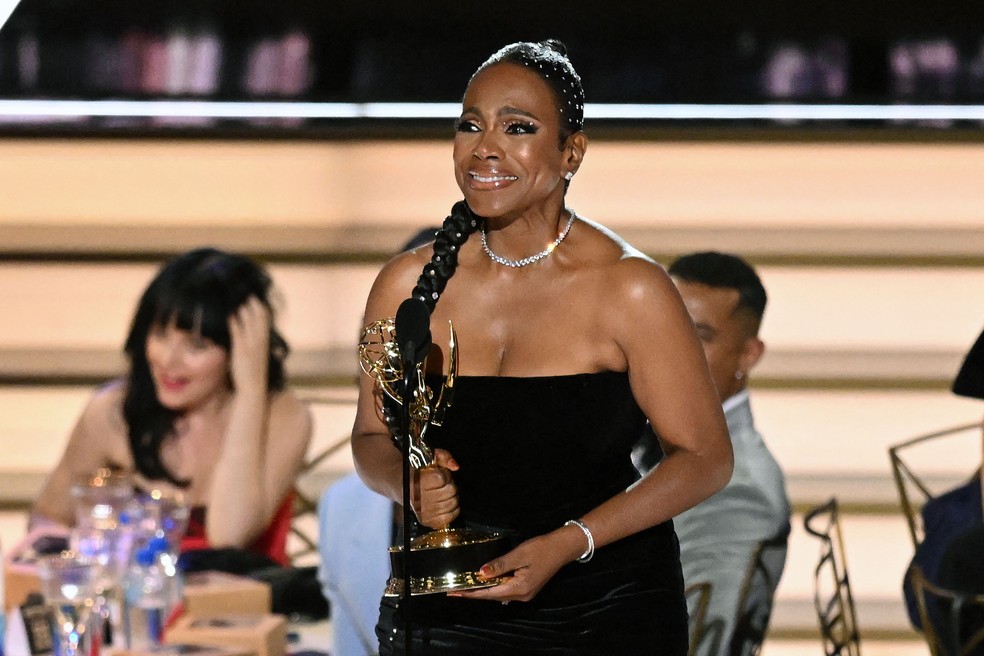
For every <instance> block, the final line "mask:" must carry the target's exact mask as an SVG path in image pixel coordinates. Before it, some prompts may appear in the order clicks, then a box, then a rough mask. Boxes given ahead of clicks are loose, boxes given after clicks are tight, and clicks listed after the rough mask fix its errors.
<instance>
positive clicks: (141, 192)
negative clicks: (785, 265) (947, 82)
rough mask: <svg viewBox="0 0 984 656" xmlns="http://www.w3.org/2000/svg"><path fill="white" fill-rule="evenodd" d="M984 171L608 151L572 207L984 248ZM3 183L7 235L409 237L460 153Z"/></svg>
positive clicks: (849, 157) (21, 145)
mask: <svg viewBox="0 0 984 656" xmlns="http://www.w3.org/2000/svg"><path fill="white" fill-rule="evenodd" d="M982 165H984V144H981V143H931V142H927V143H918V142H912V143H877V142H864V143H850V142H841V143H817V142H786V143H782V142H775V143H768V142H763V141H758V142H745V143H743V142H740V141H728V142H713V141H709V142H685V141H680V142H674V141H668V140H661V141H649V142H640V141H633V142H619V141H598V142H596V143H592V144H591V145H590V147H589V150H588V155H587V157H586V159H585V162H584V165H583V166H582V167H581V169H580V170H579V171H578V175H577V177H576V179H575V181H574V184H573V185H572V187H571V191H570V202H571V204H572V205H573V206H574V207H575V208H577V209H578V210H579V211H580V212H581V213H582V214H583V215H585V216H589V217H593V218H595V219H597V220H599V221H602V222H603V223H606V224H610V225H611V226H612V227H616V226H619V227H630V226H645V227H649V226H652V225H664V226H674V227H683V226H691V225H695V224H696V225H701V226H705V227H708V228H710V227H721V226H732V227H733V228H737V227H739V226H742V227H746V226H759V227H771V228H774V229H781V228H787V227H794V226H805V227H816V226H839V227H842V228H850V229H853V228H858V227H868V228H873V227H882V228H888V229H892V228H901V227H909V228H919V227H922V226H926V225H927V224H929V223H930V222H932V223H934V224H935V225H936V226H940V227H951V228H967V229H976V230H977V232H976V233H975V234H977V235H978V236H979V235H980V234H981V233H980V232H979V229H980V217H981V216H982V214H984V211H982V210H984V198H982V196H981V194H980V193H979V185H978V182H979V181H978V178H979V172H980V170H981V168H982ZM0 179H3V180H4V181H5V186H6V188H7V193H6V194H5V198H4V200H5V202H4V204H3V207H2V208H0V223H2V224H6V225H21V226H24V225H32V224H36V225H72V224H73V223H75V222H81V223H84V224H92V225H103V226H117V227H119V226H124V227H125V226H132V225H134V224H135V223H136V224H142V225H151V226H156V227H161V226H193V225H208V226H212V225H226V226H229V225H240V226H244V227H245V226H251V227H256V226H280V225H285V226H318V227H328V226H336V227H337V226H351V225H360V224H361V225H366V224H368V225H377V224H378V225H388V226H404V227H407V226H417V225H419V224H420V223H429V222H430V221H433V220H434V218H443V216H444V214H445V213H446V212H447V209H448V208H449V207H450V205H451V203H453V202H454V200H455V199H456V198H458V196H459V192H458V190H457V188H456V186H455V183H454V180H453V176H452V171H451V143H450V138H449V139H447V140H407V141H293V142H292V141H242V142H236V141H208V140H186V141H161V140H149V141H134V140H110V139H106V140H88V141H87V140H81V139H73V140H57V139H50V140H5V141H3V142H2V148H0ZM426 217H432V219H430V220H428V219H427V218H426ZM872 248H874V249H876V250H878V247H877V245H872ZM965 252H968V251H966V250H965Z"/></svg>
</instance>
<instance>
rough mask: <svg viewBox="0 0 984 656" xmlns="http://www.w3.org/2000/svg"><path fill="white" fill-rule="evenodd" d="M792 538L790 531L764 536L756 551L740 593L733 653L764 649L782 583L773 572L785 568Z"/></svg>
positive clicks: (751, 655) (751, 654) (749, 654)
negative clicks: (773, 535) (788, 546)
mask: <svg viewBox="0 0 984 656" xmlns="http://www.w3.org/2000/svg"><path fill="white" fill-rule="evenodd" d="M788 539H789V533H788V531H787V532H786V533H783V534H782V535H778V536H776V537H774V538H770V539H768V540H763V541H762V542H760V543H759V544H758V545H757V546H756V547H755V551H754V552H753V553H752V558H751V560H750V561H749V564H748V571H747V572H746V574H745V580H744V582H743V583H742V586H741V593H740V594H739V597H738V614H737V617H736V618H735V628H734V631H733V633H732V635H731V652H730V653H731V654H732V655H738V656H757V655H758V654H759V653H761V651H762V643H763V642H764V641H765V634H766V633H767V632H768V630H769V621H770V620H771V619H772V606H773V602H774V593H775V589H776V587H778V585H779V581H778V580H774V579H775V578H776V577H775V576H774V575H773V572H775V571H780V572H781V571H782V566H783V563H784V562H785V560H786V545H787V542H788Z"/></svg>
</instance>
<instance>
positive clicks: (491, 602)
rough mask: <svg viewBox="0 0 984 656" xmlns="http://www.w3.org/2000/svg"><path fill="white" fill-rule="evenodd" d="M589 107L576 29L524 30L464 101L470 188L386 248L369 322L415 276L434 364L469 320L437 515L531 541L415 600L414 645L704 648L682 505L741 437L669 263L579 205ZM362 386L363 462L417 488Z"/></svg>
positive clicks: (392, 637) (427, 511)
mask: <svg viewBox="0 0 984 656" xmlns="http://www.w3.org/2000/svg"><path fill="white" fill-rule="evenodd" d="M583 112H584V94H583V91H582V89H581V82H580V79H579V77H578V75H577V73H576V72H575V71H574V69H573V67H572V66H571V63H570V61H569V60H568V58H567V56H566V53H565V51H564V48H563V46H562V45H561V44H559V43H557V42H554V41H549V42H543V43H517V44H512V45H510V46H507V47H505V48H503V49H502V50H500V51H499V52H497V53H496V54H494V55H493V56H492V57H491V58H490V59H489V60H488V61H487V62H485V63H484V64H483V65H482V66H480V67H479V69H478V71H477V72H476V73H475V74H474V75H473V77H472V78H471V80H470V81H469V83H468V87H467V89H466V91H465V95H464V99H463V102H462V113H461V116H460V117H459V118H458V120H457V121H456V133H455V138H454V152H453V160H454V171H455V176H456V179H457V182H458V186H459V188H460V189H461V191H462V193H463V195H464V201H462V202H459V203H457V204H456V205H455V206H454V207H453V209H452V212H451V215H450V216H449V217H448V218H447V219H446V220H445V222H444V226H443V228H442V230H441V231H440V233H439V234H438V235H437V239H436V242H435V244H434V247H433V249H424V248H420V249H417V250H416V251H413V252H410V253H404V254H401V255H399V256H397V257H395V258H394V259H393V260H391V261H390V262H389V263H388V264H387V265H386V266H385V267H384V269H383V270H382V272H381V273H380V275H379V277H378V278H377V279H376V282H375V284H374V285H373V288H372V291H371V292H370V296H369V299H368V301H367V305H366V313H365V320H366V322H367V323H369V322H372V321H376V320H380V319H384V318H386V317H393V316H394V315H395V314H396V310H397V308H398V307H399V305H400V303H401V302H402V301H403V300H404V299H405V298H407V296H410V295H412V296H414V297H418V298H420V299H422V300H424V302H425V303H427V304H428V306H429V309H430V310H431V325H430V328H431V332H432V334H433V341H434V345H435V346H434V348H433V350H432V351H431V354H430V356H429V357H428V359H427V369H428V373H429V374H436V375H438V376H439V375H440V374H441V372H442V369H443V367H444V360H445V359H446V358H447V356H448V354H447V352H446V351H443V350H442V348H446V347H444V346H443V345H446V344H448V338H449V335H448V333H449V331H448V321H449V320H453V321H454V326H455V330H456V333H457V344H458V378H457V380H456V382H455V387H454V389H455V393H454V403H453V404H452V405H451V406H450V407H449V408H448V409H447V412H446V414H445V416H444V420H443V423H442V425H441V426H440V427H437V426H431V427H430V428H428V433H427V441H428V443H429V444H430V445H431V446H433V447H435V449H436V450H435V453H436V464H435V466H431V467H428V468H425V469H422V470H420V471H417V472H414V481H413V484H412V486H411V488H412V494H413V507H414V511H415V512H416V516H417V518H418V519H419V521H420V522H421V523H422V524H423V525H425V526H427V527H430V528H439V527H442V526H446V525H447V524H448V523H450V522H451V521H452V520H455V519H456V518H459V517H460V520H464V521H465V522H466V523H469V524H474V525H480V526H484V527H492V528H494V529H496V530H498V531H501V532H503V533H504V534H506V535H507V536H509V537H510V538H511V539H512V541H513V543H514V544H515V547H514V548H513V549H512V550H511V551H509V552H508V553H506V554H505V555H503V556H502V557H500V558H497V559H495V560H493V561H492V562H489V563H488V564H486V565H485V566H484V567H483V568H482V571H481V574H482V575H483V576H485V577H489V578H493V577H499V576H505V577H506V579H505V581H504V582H502V583H501V584H499V585H497V586H495V587H491V588H486V589H481V590H471V591H467V592H457V593H451V594H448V595H427V596H422V597H415V598H414V600H413V603H412V604H411V614H412V616H411V618H410V626H411V630H412V638H413V643H412V646H413V653H414V654H518V653H536V654H604V655H606V656H608V655H613V654H633V655H635V654H670V655H678V654H685V653H686V651H687V609H686V605H685V603H684V596H683V582H682V574H681V569H680V559H679V548H678V545H677V541H676V536H675V535H674V533H673V526H672V522H671V521H670V520H671V518H672V517H673V516H674V515H676V514H677V513H679V512H681V511H683V510H686V509H687V508H690V507H691V506H693V505H695V504H697V503H698V502H700V501H702V500H703V499H705V498H707V497H709V496H710V495H711V494H713V493H714V492H716V491H717V490H719V489H720V488H721V487H723V486H724V485H725V484H726V483H727V481H728V479H729V477H730V475H731V468H732V453H731V447H730V441H729V439H728V433H727V428H726V426H725V422H724V416H723V414H722V411H721V405H720V402H719V401H718V399H717V396H716V393H715V390H714V386H713V383H712V382H711V378H710V375H709V372H708V367H707V363H706V361H705V359H704V355H703V352H702V350H701V346H700V343H699V341H698V340H697V337H696V335H695V332H694V328H693V324H692V322H691V321H690V319H689V317H688V315H687V311H686V309H685V307H684V305H683V303H682V301H681V300H680V296H679V294H678V293H677V291H676V288H675V287H674V285H673V283H672V282H671V281H670V278H669V277H668V276H667V275H666V272H665V271H664V270H663V269H662V268H661V267H660V266H659V265H657V264H656V263H655V262H653V261H652V260H651V259H649V258H647V257H645V256H644V255H643V254H642V253H640V252H639V251H637V250H635V249H633V248H632V247H630V246H629V245H628V244H626V243H625V242H623V241H622V240H620V239H619V238H618V237H617V236H615V235H613V234H612V233H611V232H610V231H608V230H607V229H605V228H604V227H602V226H600V225H599V224H597V223H594V222H592V221H589V220H587V219H586V218H583V217H581V216H578V215H575V213H574V212H573V211H572V210H571V209H569V208H567V207H566V206H565V192H566V188H567V185H568V183H569V182H570V180H571V179H572V178H573V177H574V175H575V174H576V173H577V170H578V167H579V166H580V165H581V163H582V160H583V158H584V154H585V150H586V148H587V138H586V137H585V135H584V133H583V132H582V122H583V116H584V113H583ZM647 191H648V190H640V202H651V200H647V196H646V195H645V194H646V192H647ZM475 231H479V232H480V234H479V235H477V236H476V238H473V239H469V234H470V233H472V232H475ZM422 271H423V273H421V272H422ZM360 384H361V387H360V397H359V407H358V413H357V416H356V422H355V427H354V430H353V439H352V447H353V452H354V456H355V461H356V467H357V470H358V472H359V474H360V475H361V476H362V478H363V479H364V480H365V481H366V483H367V484H368V485H369V487H371V488H373V489H375V490H376V491H378V492H380V493H382V494H384V495H386V496H388V497H389V498H391V499H393V500H394V501H398V502H400V501H402V477H401V476H402V474H401V457H400V451H399V449H398V448H397V447H396V446H395V445H394V442H393V440H392V439H391V437H390V432H389V430H388V428H387V425H386V423H385V422H384V420H383V419H382V418H381V416H380V413H379V412H378V409H377V400H376V398H375V390H374V382H373V380H372V379H370V377H368V376H365V377H363V379H362V381H361V383H360ZM647 418H648V419H649V420H650V421H651V422H652V424H653V426H654V428H655V429H656V432H657V433H658V434H659V435H660V436H661V439H662V441H663V442H662V445H663V449H664V451H665V453H666V457H665V458H664V459H663V461H662V463H661V464H660V465H659V467H657V468H656V470H655V471H654V472H652V473H651V474H649V475H648V476H646V477H645V478H643V479H642V480H638V479H639V476H638V474H637V473H636V471H635V468H634V467H633V465H632V460H631V457H630V455H631V450H632V446H633V444H634V443H635V441H636V439H637V438H638V436H639V435H640V434H641V432H642V430H643V427H644V425H645V421H646V419H647ZM400 611H401V608H400V604H399V600H397V599H390V598H387V599H384V601H383V605H382V610H381V617H380V623H379V625H378V627H377V637H378V638H379V640H380V652H381V653H382V654H384V655H385V654H392V653H401V650H402V647H403V640H404V637H403V635H402V634H401V631H402V626H403V624H402V618H401V614H400Z"/></svg>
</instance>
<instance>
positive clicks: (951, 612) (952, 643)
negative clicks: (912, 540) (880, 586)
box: [906, 556, 984, 656]
mask: <svg viewBox="0 0 984 656" xmlns="http://www.w3.org/2000/svg"><path fill="white" fill-rule="evenodd" d="M982 557H984V556H982ZM906 576H907V577H909V580H910V582H911V583H912V589H913V590H914V591H915V594H916V602H917V605H918V608H919V617H920V619H921V620H922V627H923V637H924V638H925V639H926V643H927V644H928V645H929V650H930V653H931V654H932V655H933V656H980V655H981V654H984V595H982V594H978V595H974V594H968V593H962V592H957V591H955V590H947V589H945V588H941V587H940V586H938V585H934V584H933V583H930V582H929V581H928V580H927V579H926V577H925V576H924V575H923V572H922V570H921V569H920V568H919V566H918V565H912V566H911V567H910V568H909V571H908V572H907V573H906Z"/></svg>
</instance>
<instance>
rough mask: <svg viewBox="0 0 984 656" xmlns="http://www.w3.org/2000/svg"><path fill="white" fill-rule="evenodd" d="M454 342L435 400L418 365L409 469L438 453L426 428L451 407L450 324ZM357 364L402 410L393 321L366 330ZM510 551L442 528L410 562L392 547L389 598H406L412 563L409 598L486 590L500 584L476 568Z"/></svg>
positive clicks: (486, 537) (496, 538) (482, 535)
mask: <svg viewBox="0 0 984 656" xmlns="http://www.w3.org/2000/svg"><path fill="white" fill-rule="evenodd" d="M448 327H449V329H450V333H451V338H450V340H449V349H448V370H447V376H446V377H445V381H444V383H443V384H442V385H441V389H440V390H438V392H437V398H436V399H435V398H434V397H435V395H434V390H432V389H430V388H429V387H427V385H426V384H425V382H424V376H423V368H424V365H423V363H422V364H419V365H417V388H416V389H415V390H414V391H413V398H412V401H411V405H410V426H409V433H410V435H409V439H410V447H409V451H410V466H411V467H413V468H414V469H423V468H424V467H430V466H432V465H433V463H434V453H433V451H432V450H431V448H430V447H429V446H428V445H427V442H426V441H424V435H425V434H426V432H427V427H428V426H430V425H432V424H433V425H434V426H440V425H441V423H442V421H443V419H444V412H445V411H446V410H447V408H448V406H450V405H451V397H452V395H453V392H454V382H455V376H456V374H457V368H458V346H457V342H456V337H455V332H454V325H453V324H452V323H451V322H450V321H449V322H448ZM359 364H360V365H361V366H362V370H363V371H364V372H366V373H367V374H368V375H370V376H372V377H373V379H374V380H375V381H376V385H377V387H378V389H379V390H380V391H381V392H382V393H383V394H385V395H386V396H387V397H389V398H390V399H392V400H394V401H396V403H398V404H399V405H400V406H401V407H402V405H403V398H402V396H401V394H400V390H399V387H398V386H397V384H398V383H401V382H402V381H403V363H402V360H401V358H400V350H399V347H398V346H397V341H396V330H395V323H394V320H393V319H383V320H380V321H374V322H373V323H371V324H369V325H368V326H366V328H365V330H363V331H362V339H361V340H360V341H359ZM506 550H507V546H506V542H505V539H504V538H503V537H502V536H500V535H499V534H497V533H492V532H486V531H476V530H472V529H467V528H451V527H449V526H446V527H444V528H441V529H438V530H435V531H431V532H430V533H425V534H424V535H420V536H418V537H416V538H414V539H413V541H412V542H411V543H410V554H409V558H404V553H403V547H402V546H396V547H390V549H389V552H390V569H391V577H390V579H389V581H387V583H386V592H385V595H386V596H387V597H399V596H402V594H403V574H404V566H405V565H406V563H407V562H408V563H409V565H408V566H409V568H410V594H411V595H424V594H433V593H436V592H450V591H452V590H469V589H476V588H488V587H492V586H494V585H497V584H498V583H499V582H500V581H501V579H498V578H496V579H480V578H478V569H479V568H480V567H481V566H482V565H484V564H485V563H487V562H489V561H490V560H492V559H493V558H497V557H498V556H501V555H502V554H503V553H505V552H506Z"/></svg>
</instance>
